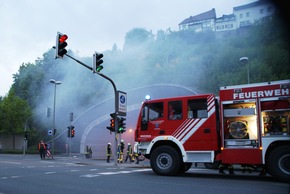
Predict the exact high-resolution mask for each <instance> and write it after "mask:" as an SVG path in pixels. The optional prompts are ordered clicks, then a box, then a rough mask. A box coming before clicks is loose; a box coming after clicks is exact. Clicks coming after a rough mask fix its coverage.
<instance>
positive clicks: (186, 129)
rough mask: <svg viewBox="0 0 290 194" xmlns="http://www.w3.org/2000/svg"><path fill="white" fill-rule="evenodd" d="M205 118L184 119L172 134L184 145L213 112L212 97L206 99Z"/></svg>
mask: <svg viewBox="0 0 290 194" xmlns="http://www.w3.org/2000/svg"><path fill="white" fill-rule="evenodd" d="M207 112H208V117H207V118H197V119H186V120H185V121H184V122H183V123H182V124H181V125H180V126H179V127H178V128H177V129H176V130H175V131H174V132H173V134H172V136H174V137H175V138H176V139H178V140H179V141H180V142H181V143H182V144H184V143H185V142H186V141H187V140H188V139H189V138H190V137H191V136H192V135H193V134H194V133H195V132H196V131H197V130H198V129H199V128H200V127H201V126H202V125H203V124H204V123H205V122H207V120H209V118H210V117H211V115H212V114H213V113H214V112H215V101H214V96H213V95H210V96H208V98H207Z"/></svg>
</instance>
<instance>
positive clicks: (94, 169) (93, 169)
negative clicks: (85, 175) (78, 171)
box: [90, 168, 98, 171]
mask: <svg viewBox="0 0 290 194" xmlns="http://www.w3.org/2000/svg"><path fill="white" fill-rule="evenodd" d="M96 170H98V169H96V168H92V169H90V171H96Z"/></svg>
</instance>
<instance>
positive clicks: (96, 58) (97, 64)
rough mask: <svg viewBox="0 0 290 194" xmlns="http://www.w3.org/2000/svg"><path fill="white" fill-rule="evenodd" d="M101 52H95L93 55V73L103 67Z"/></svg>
mask: <svg viewBox="0 0 290 194" xmlns="http://www.w3.org/2000/svg"><path fill="white" fill-rule="evenodd" d="M103 56H104V55H103V54H98V53H95V54H94V55H93V73H99V72H100V71H101V70H102V69H103V68H104V67H103V66H102V65H101V64H102V63H103V60H102V57H103Z"/></svg>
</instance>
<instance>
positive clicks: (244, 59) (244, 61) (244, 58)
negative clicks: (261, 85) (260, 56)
mask: <svg viewBox="0 0 290 194" xmlns="http://www.w3.org/2000/svg"><path fill="white" fill-rule="evenodd" d="M248 60H249V58H248V57H242V58H240V62H242V63H244V64H246V65H247V74H248V84H249V83H250V72H249V63H248Z"/></svg>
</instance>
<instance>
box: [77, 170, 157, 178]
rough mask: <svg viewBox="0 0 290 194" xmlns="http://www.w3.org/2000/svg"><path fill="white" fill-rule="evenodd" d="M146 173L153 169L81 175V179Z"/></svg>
mask: <svg viewBox="0 0 290 194" xmlns="http://www.w3.org/2000/svg"><path fill="white" fill-rule="evenodd" d="M144 171H151V169H138V170H130V171H128V170H123V171H116V172H100V173H96V174H85V175H81V176H80V177H85V178H92V177H97V176H100V175H116V174H129V173H134V172H144Z"/></svg>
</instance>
